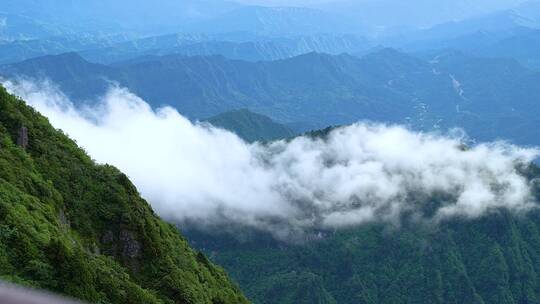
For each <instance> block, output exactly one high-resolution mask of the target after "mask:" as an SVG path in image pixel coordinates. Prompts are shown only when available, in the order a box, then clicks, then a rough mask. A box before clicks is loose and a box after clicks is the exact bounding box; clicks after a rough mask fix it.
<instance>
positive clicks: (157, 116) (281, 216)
mask: <svg viewBox="0 0 540 304" xmlns="http://www.w3.org/2000/svg"><path fill="white" fill-rule="evenodd" d="M4 85H5V86H6V87H7V88H8V90H9V91H11V92H13V93H14V94H16V95H19V96H21V97H23V98H24V99H25V100H26V101H27V102H28V103H29V104H30V105H32V106H34V107H35V108H36V109H37V110H39V111H40V112H41V113H43V114H44V115H46V116H47V117H49V119H50V121H51V123H52V124H53V125H54V126H55V127H57V128H61V129H63V130H64V131H65V132H67V133H68V134H69V135H70V136H71V137H72V138H74V139H76V140H77V142H78V143H79V144H80V145H81V146H83V147H84V148H85V149H86V150H87V151H88V152H89V153H90V155H91V156H92V157H93V158H95V159H96V160H97V161H99V162H102V163H110V164H113V165H115V166H117V167H119V168H120V169H121V170H123V171H124V172H126V173H127V174H128V175H129V177H130V178H131V179H132V180H133V181H134V183H135V184H136V185H137V187H138V188H139V190H140V191H141V193H142V195H143V196H144V197H145V198H146V199H148V201H149V202H150V203H151V204H152V206H153V208H154V209H155V210H156V211H157V212H158V213H159V214H160V215H161V216H162V217H164V218H166V219H168V220H171V221H177V222H186V221H189V222H191V223H197V224H198V225H203V226H205V225H209V226H213V225H220V224H237V225H246V226H251V227H256V228H258V229H263V230H266V231H270V232H272V233H274V235H276V236H277V237H281V238H286V237H289V236H291V234H294V233H297V232H302V231H306V230H310V229H330V228H331V229H338V228H341V227H348V226H354V225H361V224H364V223H368V222H373V221H381V222H392V223H396V222H399V218H400V216H401V215H403V214H405V213H407V214H410V215H412V216H414V217H416V218H419V219H424V220H428V221H438V220H441V219H446V218H449V217H455V216H460V217H466V218H476V217H479V216H482V215H484V214H486V213H487V212H490V211H491V210H495V209H497V208H506V209H508V210H511V211H522V210H527V209H529V208H532V207H533V206H534V203H533V202H532V197H531V189H530V185H529V182H528V181H527V180H526V179H525V178H524V177H523V176H522V175H520V174H519V172H518V171H517V169H516V166H517V165H520V164H526V163H528V162H530V161H531V160H533V159H534V158H535V157H536V156H537V155H538V151H537V150H535V149H525V148H520V147H517V146H513V145H509V144H506V143H489V144H480V145H476V146H474V147H471V148H469V149H464V148H463V146H462V144H461V141H460V140H459V139H456V138H452V137H445V136H440V135H435V134H425V133H415V132H413V131H410V130H408V129H406V128H404V127H402V126H395V125H393V126H390V125H384V124H375V123H357V124H354V125H351V126H348V127H343V128H339V129H336V130H334V131H332V132H331V133H330V134H328V136H326V137H325V138H311V137H298V138H296V139H293V140H291V141H277V142H274V143H271V144H268V145H262V144H258V143H256V144H248V143H245V142H244V141H242V140H241V139H240V138H238V137H237V136H236V135H234V134H233V133H230V132H228V131H225V130H222V129H218V128H214V127H211V126H208V125H204V124H199V123H192V122H190V121H189V120H188V119H186V118H185V117H183V116H182V115H180V114H179V113H178V112H177V111H176V110H174V109H172V108H169V107H165V108H161V109H158V110H156V111H154V110H152V109H151V108H150V106H149V105H148V104H147V103H146V102H144V101H143V100H141V99H140V98H139V97H137V96H135V95H133V94H132V93H130V92H128V91H127V90H125V89H121V88H116V87H114V88H111V89H110V90H109V92H108V93H107V94H106V95H105V96H103V98H102V99H101V100H100V101H99V102H98V103H97V104H96V105H95V106H93V107H90V108H84V109H76V108H75V107H74V106H73V105H72V104H71V103H70V101H69V100H68V99H67V98H66V97H65V96H64V95H63V94H62V93H61V92H59V91H58V90H56V89H55V88H54V86H51V85H50V84H48V83H46V82H40V83H34V82H28V81H22V82H5V83H4ZM432 203H433V205H431V207H429V208H428V205H430V204H432Z"/></svg>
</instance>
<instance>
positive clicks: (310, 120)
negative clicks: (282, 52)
mask: <svg viewBox="0 0 540 304" xmlns="http://www.w3.org/2000/svg"><path fill="white" fill-rule="evenodd" d="M0 75H3V76H4V77H6V78H10V79H16V78H17V77H22V78H34V79H45V78H46V79H49V80H50V81H52V83H54V84H56V85H58V86H59V88H60V89H61V90H62V91H63V92H65V93H66V94H67V95H68V96H69V97H71V98H73V99H74V100H76V101H78V102H80V103H84V102H92V100H94V99H95V98H96V97H97V96H99V95H102V94H104V93H105V92H106V91H107V89H108V88H109V87H110V86H111V85H114V84H117V85H119V86H123V87H126V88H128V89H130V90H131V91H133V92H134V93H136V94H137V95H139V96H141V97H142V98H143V99H145V100H147V101H148V102H149V103H150V104H151V105H152V106H154V107H159V106H162V105H171V106H173V107H175V108H176V109H178V110H179V111H180V112H181V113H182V114H184V115H187V116H188V117H190V118H192V119H205V118H208V117H210V116H213V115H217V114H220V113H222V112H225V111H230V110H235V109H241V108H246V109H249V110H251V111H254V112H256V113H260V114H263V115H266V116H269V117H270V118H272V119H274V120H276V121H277V122H279V123H286V124H288V123H304V124H310V125H312V126H313V127H315V128H317V127H319V128H320V127H326V126H328V125H342V124H348V123H351V122H355V121H358V120H372V121H382V122H388V123H405V124H408V125H410V126H411V127H413V128H417V129H422V130H443V131H444V130H448V129H451V128H454V127H462V128H464V129H465V130H466V131H467V132H469V135H470V136H471V137H472V138H473V139H476V140H494V139H508V140H512V141H514V142H516V143H521V144H537V143H538V139H537V136H536V133H535V132H534V130H535V127H534V126H536V125H537V123H538V118H537V116H536V115H534V113H535V111H537V108H538V105H537V102H536V100H537V98H538V96H539V95H540V91H539V89H538V86H537V85H536V83H537V81H538V78H539V77H540V74H538V73H537V72H535V71H533V70H529V69H527V68H525V67H523V66H522V65H520V64H519V63H518V62H517V61H515V60H512V59H500V58H483V57H477V56H474V55H468V54H466V53H462V52H457V51H446V50H443V51H437V52H432V53H430V54H429V56H424V57H415V56H411V55H407V54H404V53H401V52H399V51H396V50H393V49H382V50H378V51H375V52H373V53H369V54H368V55H365V56H362V57H355V56H351V55H346V54H343V55H335V56H333V55H327V54H320V53H310V54H306V55H301V56H297V57H293V58H290V59H284V60H277V61H264V62H248V61H241V60H230V59H227V58H224V57H221V56H210V57H201V56H195V57H186V56H180V55H167V56H150V57H141V58H139V59H137V60H132V61H127V62H123V63H118V64H114V65H101V64H94V63H90V62H88V61H86V60H84V59H83V58H82V57H80V56H79V55H77V54H75V53H67V54H63V55H58V56H45V57H40V58H35V59H31V60H27V61H24V62H21V63H16V64H10V65H3V66H0Z"/></svg>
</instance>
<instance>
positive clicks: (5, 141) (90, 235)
mask: <svg viewBox="0 0 540 304" xmlns="http://www.w3.org/2000/svg"><path fill="white" fill-rule="evenodd" d="M0 279H1V280H6V281H10V282H15V283H19V284H23V285H27V286H32V287H37V288H42V289H48V290H52V291H55V292H58V293H62V294H65V295H69V296H73V297H76V298H79V299H83V300H87V301H89V302H93V303H209V304H210V303H211V304H217V303H247V302H248V301H247V300H246V299H245V298H244V296H243V295H242V294H241V292H240V291H239V289H238V288H237V287H236V286H235V285H234V284H233V283H232V282H231V281H230V280H229V279H228V278H227V275H226V274H225V272H224V271H223V270H222V269H221V268H219V267H217V266H215V265H214V264H212V263H211V262H209V260H208V259H207V258H206V257H205V256H204V255H203V254H202V253H198V252H196V251H194V250H192V249H191V248H190V247H189V245H188V244H187V241H186V240H185V239H184V238H183V237H182V236H181V235H180V234H179V233H178V232H177V230H176V229H175V227H173V226H172V225H170V224H167V223H165V222H163V221H162V220H160V219H159V218H158V217H157V216H156V215H155V214H154V212H153V211H152V209H151V208H150V206H149V205H148V204H147V203H146V202H145V201H144V200H143V199H142V198H141V197H140V196H139V194H138V191H137V189H136V188H135V187H134V186H133V184H132V183H131V182H130V181H129V179H128V177H127V176H126V175H124V174H122V173H121V172H120V171H118V170H117V169H116V168H114V167H112V166H108V165H98V164H96V163H95V162H94V161H93V160H92V159H90V157H89V156H87V155H86V153H85V152H84V151H83V150H82V149H80V148H78V147H77V145H76V144H75V143H74V142H73V141H72V140H70V139H69V138H68V137H67V136H66V135H64V134H63V133H62V132H61V131H59V130H55V129H54V128H53V127H51V125H50V124H49V122H48V120H47V119H46V118H45V117H43V116H41V115H40V114H38V113H37V112H36V111H34V110H33V109H32V108H30V107H28V106H26V105H25V103H24V102H23V101H21V100H19V99H17V98H15V97H13V96H11V95H9V94H8V93H6V91H5V90H4V89H3V88H0Z"/></svg>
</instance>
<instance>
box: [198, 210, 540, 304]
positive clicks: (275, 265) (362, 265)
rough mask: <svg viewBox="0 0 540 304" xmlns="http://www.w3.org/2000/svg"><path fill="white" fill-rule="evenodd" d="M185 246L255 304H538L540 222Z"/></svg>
mask: <svg viewBox="0 0 540 304" xmlns="http://www.w3.org/2000/svg"><path fill="white" fill-rule="evenodd" d="M188 237H189V238H191V239H192V240H194V241H196V242H195V244H196V245H197V246H199V247H200V248H204V249H205V250H208V252H212V253H213V254H214V255H213V259H215V261H217V262H219V263H221V264H222V265H224V267H225V268H226V269H227V270H228V271H229V273H230V275H231V276H232V277H233V278H235V279H236V280H238V282H239V283H240V285H241V286H242V288H243V289H244V290H245V291H246V294H247V295H248V296H249V297H251V298H252V299H253V301H254V302H255V303H280V304H286V303H455V304H458V303H486V304H487V303H490V304H491V303H507V304H510V303H514V304H518V303H540V214H539V213H538V212H534V213H533V214H529V215H527V216H515V215H511V214H509V213H506V212H504V211H501V212H499V213H494V214H491V215H489V216H487V217H485V218H482V219H479V220H474V221H460V220H455V221H452V222H448V223H445V224H442V225H441V226H438V227H432V226H430V227H427V226H422V225H416V224H415V225H405V226H404V227H400V228H389V227H387V226H383V225H371V226H364V227H360V228H355V229H352V230H349V231H341V232H326V234H325V235H324V237H322V238H321V239H319V240H316V241H313V240H312V241H309V242H306V243H305V244H286V243H285V244H284V243H279V242H275V241H271V239H270V238H269V237H265V236H258V237H254V238H251V240H250V241H245V240H244V241H235V239H234V238H232V237H227V236H219V237H215V238H214V239H210V238H209V237H210V236H209V235H206V234H199V233H194V232H192V233H189V234H188ZM305 299H309V300H307V302H306V301H305ZM303 301H304V302H303Z"/></svg>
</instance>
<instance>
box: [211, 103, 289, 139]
mask: <svg viewBox="0 0 540 304" xmlns="http://www.w3.org/2000/svg"><path fill="white" fill-rule="evenodd" d="M206 121H207V122H209V123H210V124H212V125H213V126H216V127H220V128H224V129H226V130H229V131H231V132H234V133H236V135H238V136H239V137H241V138H242V139H244V140H245V141H248V142H255V141H269V140H276V139H283V138H288V137H292V136H294V132H293V131H292V130H291V129H289V128H288V127H287V126H285V125H282V124H279V123H277V122H275V121H273V120H272V119H271V118H270V117H267V116H264V115H260V114H257V113H253V112H251V111H249V110H247V109H240V110H235V111H229V112H225V113H221V114H219V115H216V116H213V117H210V118H208V119H207V120H206Z"/></svg>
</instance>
